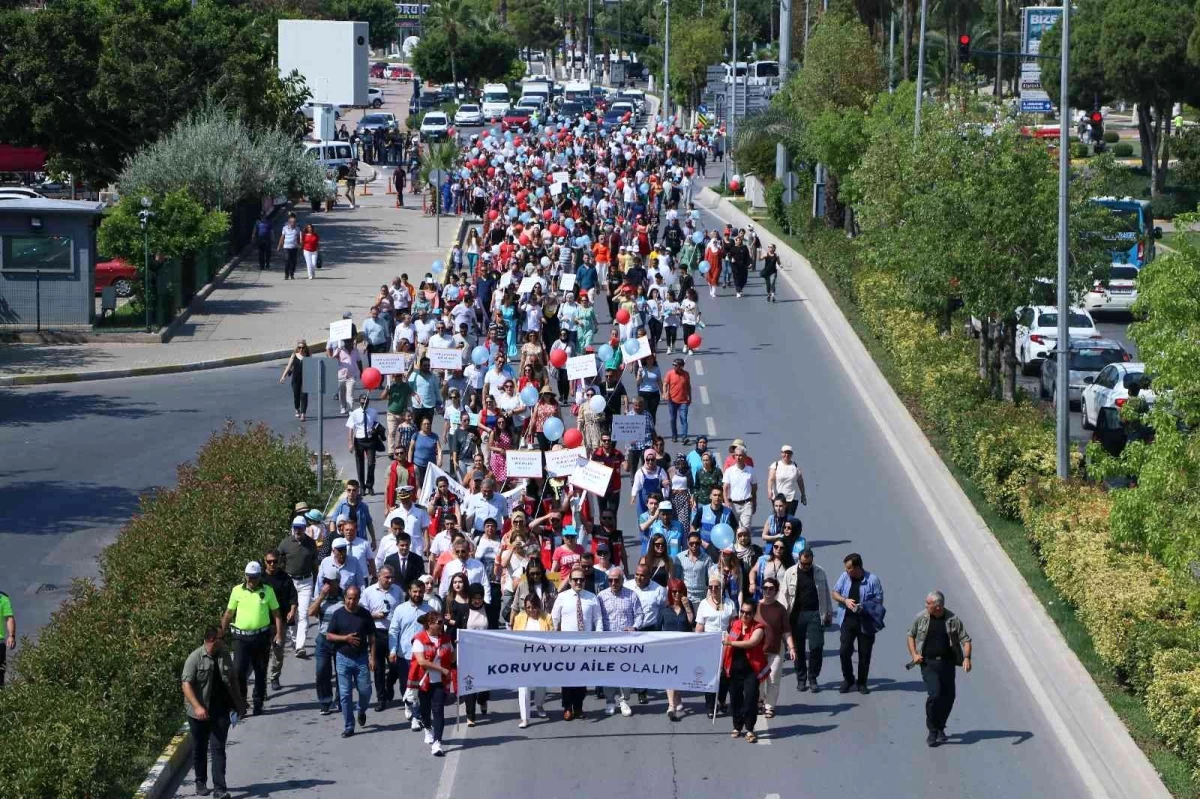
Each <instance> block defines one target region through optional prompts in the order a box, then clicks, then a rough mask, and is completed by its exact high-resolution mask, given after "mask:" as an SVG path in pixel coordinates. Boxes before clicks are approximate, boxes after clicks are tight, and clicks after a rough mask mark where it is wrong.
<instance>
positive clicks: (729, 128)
mask: <svg viewBox="0 0 1200 799" xmlns="http://www.w3.org/2000/svg"><path fill="white" fill-rule="evenodd" d="M737 44H738V42H737V0H733V51H732V52H733V59H732V61H731V67H732V69H733V84H732V86H730V93H729V97H730V99H731V100H732V105H733V107H732V108H731V109H730V111H729V124H728V125H726V126H725V163H726V164H729V163H730V161H731V160H732V158H733V138H734V131H735V130H736V128H737V95H738V92H737V89H738V74H737V53H738V48H737ZM730 168H732V167H730ZM733 174H736V173H733ZM725 185H726V186H728V185H729V181H728V179H727V180H726V181H725Z"/></svg>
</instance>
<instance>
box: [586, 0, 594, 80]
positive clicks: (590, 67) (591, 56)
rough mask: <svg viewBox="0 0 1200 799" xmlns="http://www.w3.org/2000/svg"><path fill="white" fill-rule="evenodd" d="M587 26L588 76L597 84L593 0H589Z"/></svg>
mask: <svg viewBox="0 0 1200 799" xmlns="http://www.w3.org/2000/svg"><path fill="white" fill-rule="evenodd" d="M587 28H588V45H587V57H588V63H587V76H588V83H590V84H595V82H596V52H595V50H594V49H593V47H594V46H595V43H594V41H593V37H594V35H595V28H596V17H595V16H594V15H593V12H592V0H588V16H587Z"/></svg>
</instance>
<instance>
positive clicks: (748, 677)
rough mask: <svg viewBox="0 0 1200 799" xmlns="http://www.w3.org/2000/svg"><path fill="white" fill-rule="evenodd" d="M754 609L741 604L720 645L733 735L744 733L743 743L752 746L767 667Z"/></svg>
mask: <svg viewBox="0 0 1200 799" xmlns="http://www.w3.org/2000/svg"><path fill="white" fill-rule="evenodd" d="M757 612H758V607H757V605H755V603H754V601H753V600H747V601H745V602H743V603H742V605H741V610H740V613H739V614H738V618H737V620H736V621H734V622H733V624H732V625H731V626H730V628H729V632H728V633H727V634H725V635H724V636H723V637H722V639H721V643H722V644H723V645H724V646H725V651H724V654H723V655H722V660H721V672H722V674H723V675H724V677H725V678H726V679H728V681H729V700H730V704H731V705H732V707H731V710H732V711H733V713H732V715H733V732H732V733H731V735H730V737H732V738H740V737H741V736H742V731H743V730H745V732H746V742H747V743H754V742H755V741H757V740H758V736H757V735H755V734H754V725H755V723H756V722H757V721H758V684H759V683H760V682H762V681H763V680H765V679H766V677H767V674H768V673H769V672H770V670H771V668H770V666H768V665H767V651H766V644H767V633H766V630H765V629H764V627H763V625H762V622H760V621H757V620H756V618H755V616H756V614H757Z"/></svg>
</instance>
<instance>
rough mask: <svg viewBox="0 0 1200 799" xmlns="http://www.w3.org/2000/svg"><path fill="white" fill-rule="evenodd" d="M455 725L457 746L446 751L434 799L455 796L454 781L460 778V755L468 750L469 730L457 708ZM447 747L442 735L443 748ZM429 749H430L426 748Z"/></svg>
mask: <svg viewBox="0 0 1200 799" xmlns="http://www.w3.org/2000/svg"><path fill="white" fill-rule="evenodd" d="M454 715H455V723H454V732H455V737H456V738H457V739H458V740H457V741H455V743H456V744H457V746H452V747H449V748H447V749H446V754H445V755H444V756H443V760H444V761H445V763H444V764H443V765H442V776H441V778H440V779H438V784H437V794H436V795H435V797H434V799H451V798H452V797H453V796H454V780H455V778H456V777H457V776H458V753H459V752H461V751H463V750H464V749H466V748H467V738H468V730H469V728H468V727H467V725H466V724H465V723H463V722H462V721H460V720H459V719H458V712H457V708H455V714H454ZM445 745H446V736H445V735H444V734H443V735H442V746H445ZM426 749H428V747H426Z"/></svg>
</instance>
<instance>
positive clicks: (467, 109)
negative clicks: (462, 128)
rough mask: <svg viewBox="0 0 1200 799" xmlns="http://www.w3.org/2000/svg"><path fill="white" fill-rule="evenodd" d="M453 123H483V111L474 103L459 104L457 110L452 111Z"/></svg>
mask: <svg viewBox="0 0 1200 799" xmlns="http://www.w3.org/2000/svg"><path fill="white" fill-rule="evenodd" d="M454 124H455V125H482V124H483V111H482V110H480V108H479V106H478V105H475V104H474V103H468V104H466V105H460V106H459V107H458V110H457V111H455V112H454Z"/></svg>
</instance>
